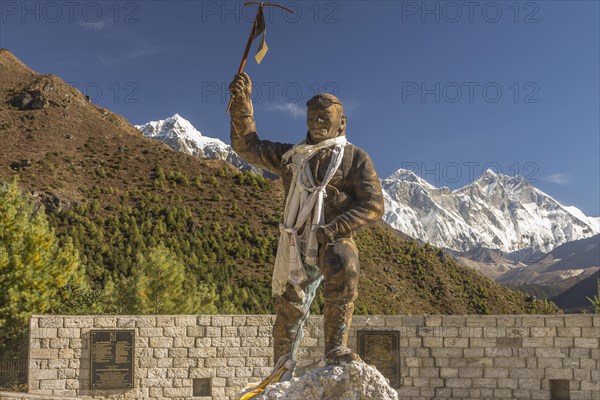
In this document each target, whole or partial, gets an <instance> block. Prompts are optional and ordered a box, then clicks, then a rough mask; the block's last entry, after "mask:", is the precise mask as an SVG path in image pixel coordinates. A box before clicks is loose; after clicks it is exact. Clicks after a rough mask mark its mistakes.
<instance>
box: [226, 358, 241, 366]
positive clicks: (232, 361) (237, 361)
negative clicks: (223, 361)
mask: <svg viewBox="0 0 600 400" xmlns="http://www.w3.org/2000/svg"><path fill="white" fill-rule="evenodd" d="M227 366H228V367H244V366H246V359H245V358H244V357H228V358H227Z"/></svg>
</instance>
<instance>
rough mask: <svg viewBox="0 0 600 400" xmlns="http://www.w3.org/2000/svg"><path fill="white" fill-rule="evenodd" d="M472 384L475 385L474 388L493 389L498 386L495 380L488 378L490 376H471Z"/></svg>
mask: <svg viewBox="0 0 600 400" xmlns="http://www.w3.org/2000/svg"><path fill="white" fill-rule="evenodd" d="M472 384H473V387H476V388H489V389H493V388H495V387H497V386H498V382H497V380H496V379H490V378H473V380H472Z"/></svg>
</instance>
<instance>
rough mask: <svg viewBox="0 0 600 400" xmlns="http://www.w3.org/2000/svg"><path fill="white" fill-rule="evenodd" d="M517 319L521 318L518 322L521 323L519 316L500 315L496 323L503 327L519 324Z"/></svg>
mask: <svg viewBox="0 0 600 400" xmlns="http://www.w3.org/2000/svg"><path fill="white" fill-rule="evenodd" d="M517 319H518V320H519V322H518V324H519V325H520V324H521V320H520V318H519V317H515V316H511V315H499V316H497V317H496V325H497V326H502V327H513V326H517Z"/></svg>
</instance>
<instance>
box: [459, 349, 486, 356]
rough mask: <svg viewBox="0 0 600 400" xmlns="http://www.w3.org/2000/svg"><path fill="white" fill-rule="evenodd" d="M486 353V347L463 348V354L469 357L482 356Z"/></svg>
mask: <svg viewBox="0 0 600 400" xmlns="http://www.w3.org/2000/svg"><path fill="white" fill-rule="evenodd" d="M484 354H485V349H483V348H480V347H476V348H466V349H464V350H463V356H465V357H467V358H480V357H483V356H484Z"/></svg>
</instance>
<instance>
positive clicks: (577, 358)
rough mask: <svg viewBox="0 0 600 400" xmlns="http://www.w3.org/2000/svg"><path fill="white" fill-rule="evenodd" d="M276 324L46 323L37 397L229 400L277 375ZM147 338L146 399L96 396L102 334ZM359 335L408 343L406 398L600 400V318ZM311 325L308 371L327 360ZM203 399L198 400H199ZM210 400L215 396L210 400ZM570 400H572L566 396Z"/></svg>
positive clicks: (139, 393) (35, 325)
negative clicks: (93, 382) (95, 351)
mask: <svg viewBox="0 0 600 400" xmlns="http://www.w3.org/2000/svg"><path fill="white" fill-rule="evenodd" d="M273 321H274V317H272V316H240V315H235V316H232V315H218V316H94V317H91V316H87V317H86V316H83V317H81V316H34V317H32V318H31V334H30V350H29V352H30V361H29V367H30V372H29V390H30V393H33V394H42V395H48V396H50V395H52V396H66V397H69V396H70V397H86V396H95V397H98V396H106V397H110V398H144V399H160V398H177V399H228V398H232V396H234V395H235V394H236V393H238V391H239V390H240V389H241V388H242V387H243V386H244V385H245V384H246V383H247V382H253V381H259V380H260V379H261V378H262V377H264V376H266V375H267V374H268V373H269V372H270V370H271V368H270V367H271V366H272V364H273V357H272V354H273V353H272V349H271V346H272V338H271V327H272V323H273ZM94 329H132V330H134V331H135V379H134V389H111V390H107V389H105V390H93V389H90V331H91V330H94ZM357 330H394V331H399V332H400V368H401V370H400V371H401V376H402V384H401V386H400V387H399V388H398V392H399V394H400V398H401V399H432V398H435V399H445V398H473V399H493V398H497V399H550V392H551V386H552V389H553V390H554V393H558V394H557V395H555V396H560V392H561V390H562V391H564V390H565V385H567V386H568V393H569V396H570V397H569V398H570V399H574V400H575V399H586V400H600V344H599V341H600V315H594V314H587V315H559V316H526V315H524V316H520V315H516V316H515V315H508V316H504V315H503V316H369V317H367V316H355V318H354V322H353V325H352V329H351V333H350V339H349V344H350V346H351V347H353V348H354V349H356V341H357V340H356V331H357ZM323 346H324V343H323V329H322V317H318V316H316V317H311V318H310V319H309V321H308V323H307V326H306V329H305V337H304V338H303V340H302V348H301V351H300V357H301V362H300V364H301V365H306V364H308V363H309V362H313V361H316V360H318V359H319V358H320V357H322V355H323ZM194 393H196V396H194ZM200 394H204V395H206V396H204V397H203V396H200ZM557 398H561V397H557Z"/></svg>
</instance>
